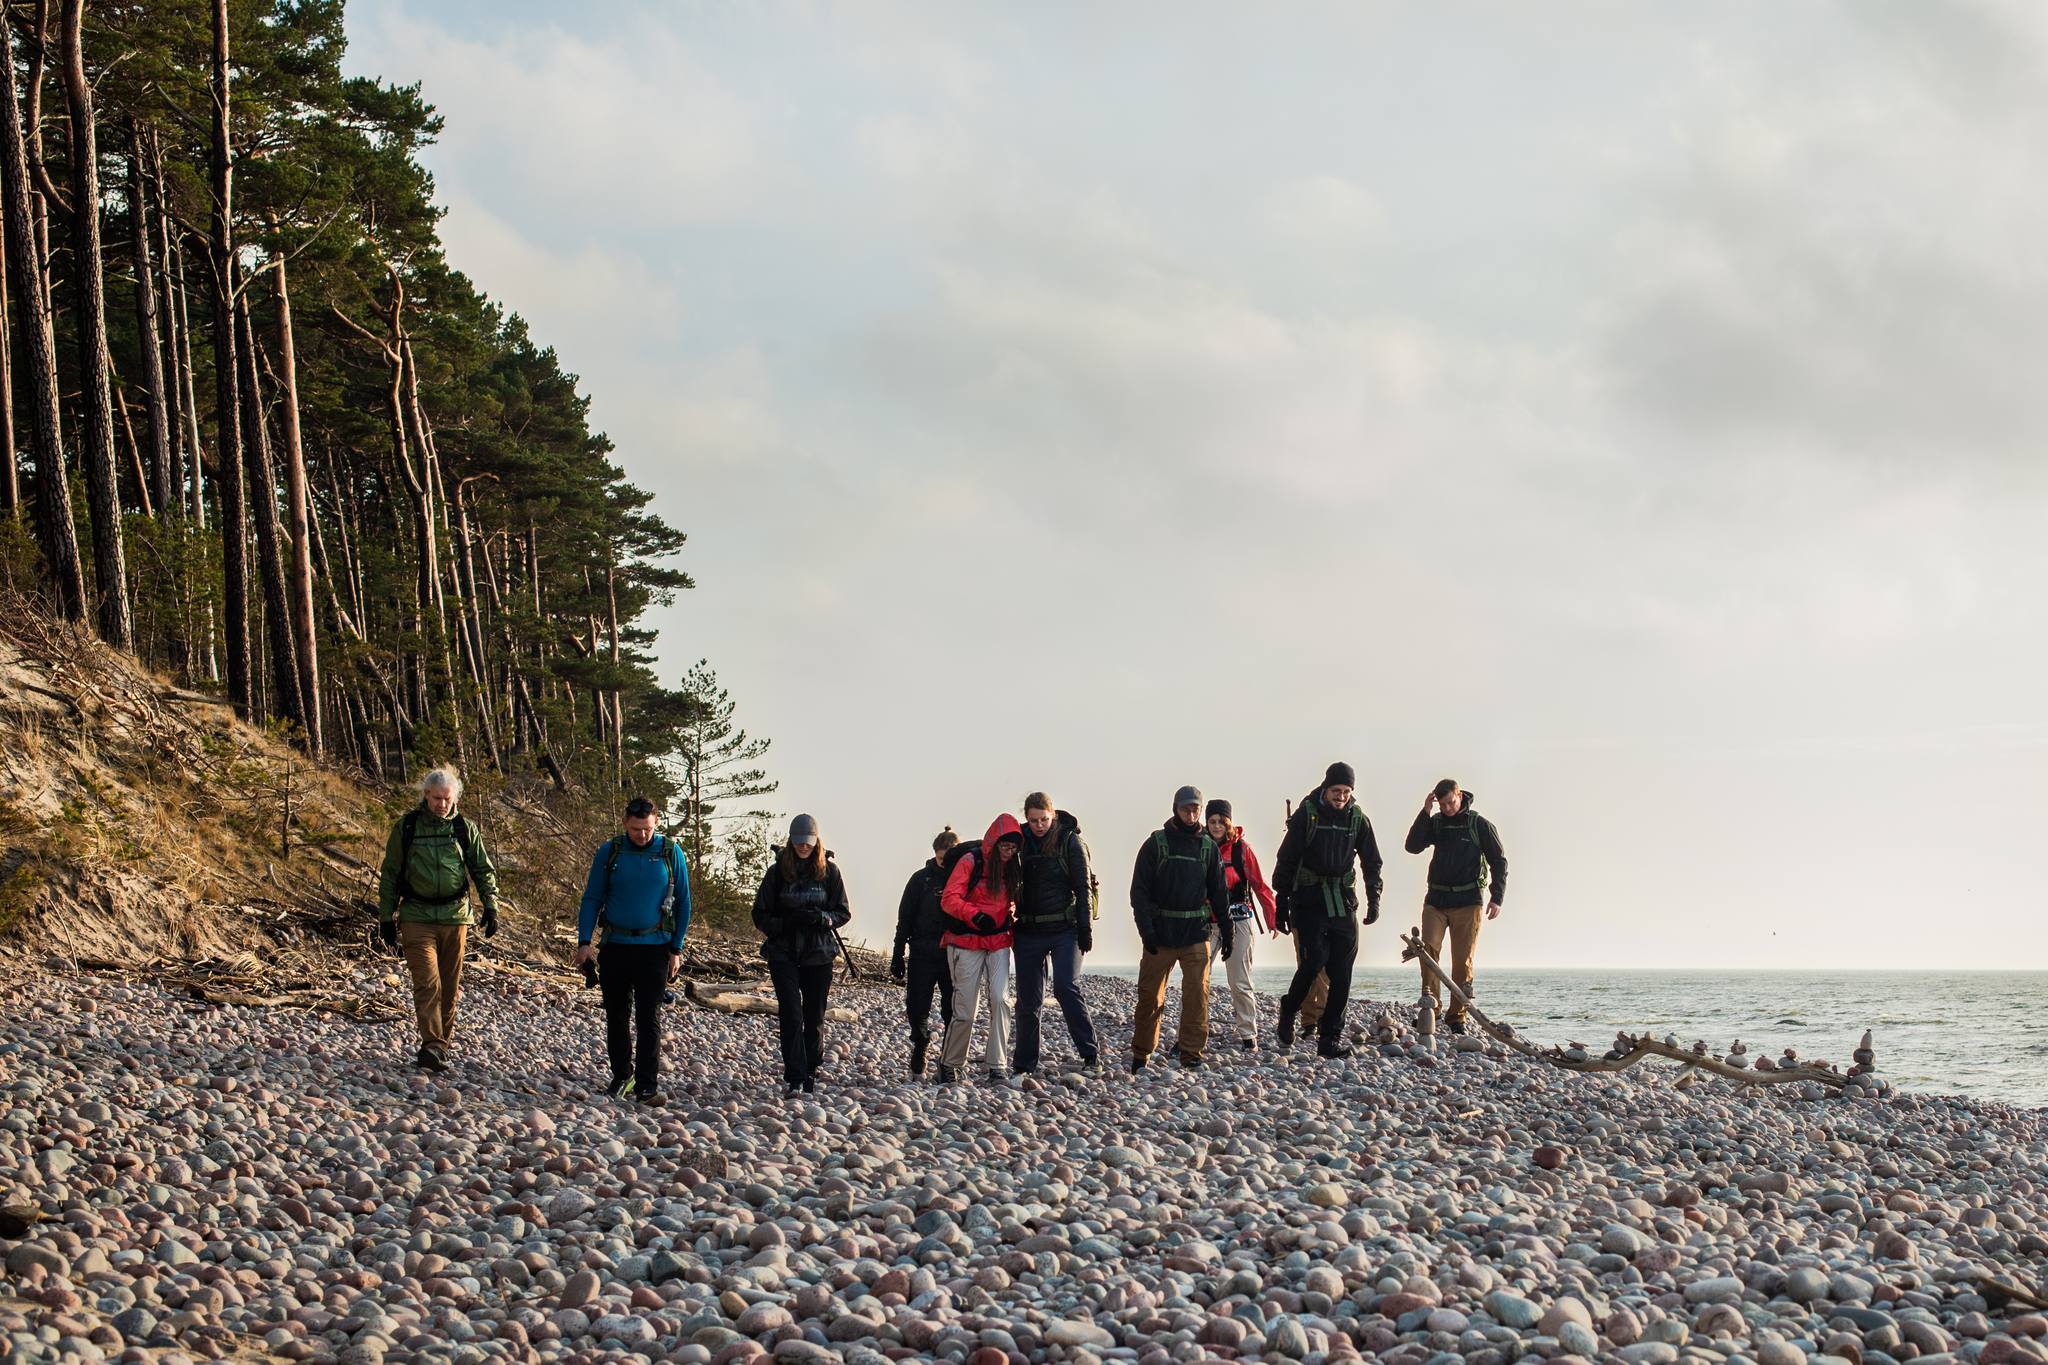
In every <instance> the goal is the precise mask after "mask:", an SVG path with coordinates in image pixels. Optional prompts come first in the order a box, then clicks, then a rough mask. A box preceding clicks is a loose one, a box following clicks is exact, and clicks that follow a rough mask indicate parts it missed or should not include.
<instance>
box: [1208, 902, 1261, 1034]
mask: <svg viewBox="0 0 2048 1365" xmlns="http://www.w3.org/2000/svg"><path fill="white" fill-rule="evenodd" d="M1253 913H1256V912H1253ZM1230 928H1231V933H1232V934H1233V938H1232V940H1231V945H1230V961H1228V962H1226V963H1224V964H1223V970H1224V974H1225V976H1227V977H1228V978H1229V981H1230V1010H1231V1013H1232V1015H1234V1016H1235V1022H1236V1024H1237V1036H1236V1037H1235V1038H1233V1039H1232V1040H1231V1041H1232V1042H1240V1041H1243V1040H1245V1039H1249V1040H1251V1041H1252V1042H1253V1043H1257V1042H1258V1041H1259V993H1258V992H1257V991H1255V990H1253V989H1252V945H1253V944H1254V943H1255V942H1257V941H1258V937H1259V930H1258V926H1257V925H1255V924H1254V923H1253V922H1252V915H1251V913H1247V914H1243V915H1240V914H1239V913H1238V907H1237V906H1234V905H1233V906H1231V907H1230ZM1209 944H1210V953H1211V957H1210V963H1209V969H1210V970H1211V971H1214V970H1215V969H1216V968H1215V956H1214V955H1215V954H1219V953H1221V952H1222V951H1223V938H1222V935H1220V934H1218V933H1216V932H1215V931H1214V930H1211V931H1210V933H1209Z"/></svg>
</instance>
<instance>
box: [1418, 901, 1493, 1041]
mask: <svg viewBox="0 0 2048 1365" xmlns="http://www.w3.org/2000/svg"><path fill="white" fill-rule="evenodd" d="M1485 914H1486V910H1485V907H1483V906H1480V905H1467V906H1463V907H1461V908H1459V909H1456V910H1439V909H1437V908H1436V907H1434V906H1430V905H1425V906H1423V907H1422V943H1423V946H1424V947H1426V948H1428V949H1429V955H1430V956H1431V957H1433V958H1435V959H1436V960H1437V961H1438V962H1442V961H1443V960H1444V958H1443V948H1444V934H1445V933H1446V932H1447V931H1448V932H1449V934H1450V936H1451V961H1450V968H1451V980H1453V981H1455V982H1457V983H1458V989H1459V990H1461V991H1463V992H1465V994H1466V996H1467V997H1468V998H1469V997H1470V996H1471V994H1472V951H1473V949H1475V948H1477V947H1478V946H1479V926H1480V925H1481V924H1482V923H1484V922H1485V918H1484V917H1485ZM1422 989H1423V990H1425V991H1427V992H1428V993H1429V997H1430V999H1432V1000H1435V1001H1436V1002H1437V1003H1438V1004H1439V1005H1441V1004H1442V1003H1443V987H1442V985H1441V984H1440V983H1439V982H1438V980H1437V976H1436V973H1435V972H1432V971H1431V970H1430V969H1429V968H1428V967H1424V968H1423V969H1422ZM1464 1017H1465V1007H1464V1006H1463V1005H1460V1004H1458V1003H1457V1002H1456V1001H1455V1000H1454V1001H1452V1002H1451V1007H1450V1009H1449V1010H1448V1011H1446V1012H1445V1014H1444V1021H1445V1022H1446V1023H1448V1022H1450V1021H1451V1020H1453V1019H1463V1018H1464Z"/></svg>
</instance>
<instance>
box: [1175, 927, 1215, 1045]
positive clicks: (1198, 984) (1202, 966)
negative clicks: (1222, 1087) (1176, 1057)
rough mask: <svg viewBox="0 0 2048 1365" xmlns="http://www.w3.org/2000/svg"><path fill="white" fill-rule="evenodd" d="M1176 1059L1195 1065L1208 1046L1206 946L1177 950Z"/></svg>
mask: <svg viewBox="0 0 2048 1365" xmlns="http://www.w3.org/2000/svg"><path fill="white" fill-rule="evenodd" d="M1177 956H1178V957H1179V959H1180V1045H1179V1049H1178V1050H1179V1052H1180V1059H1181V1061H1182V1062H1185V1063H1194V1064H1199V1063H1200V1062H1201V1060H1202V1051H1203V1049H1204V1048H1206V1047H1208V1046H1209V945H1208V944H1207V943H1206V942H1203V943H1192V944H1189V945H1188V946H1187V947H1185V948H1182V949H1180V950H1179V952H1178V954H1177Z"/></svg>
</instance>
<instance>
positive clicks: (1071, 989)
mask: <svg viewBox="0 0 2048 1365" xmlns="http://www.w3.org/2000/svg"><path fill="white" fill-rule="evenodd" d="M1020 857H1021V859H1022V862H1023V882H1022V886H1021V888H1020V889H1019V891H1018V893H1017V942H1016V953H1017V1046H1016V1048H1015V1049H1014V1051H1013V1055H1012V1056H1011V1058H1010V1062H1011V1067H1012V1069H1013V1070H1014V1071H1016V1072H1017V1073H1018V1074H1020V1075H1021V1074H1024V1073H1026V1072H1031V1071H1036V1070H1037V1069H1038V1047H1039V1041H1038V1038H1039V1035H1038V1011H1039V1008H1040V1006H1041V1005H1043V1004H1044V1002H1045V977H1046V964H1047V963H1048V962H1050V963H1051V965H1052V997H1053V999H1054V1000H1056V1001H1058V1002H1059V1007H1060V1014H1061V1016H1062V1017H1063V1018H1064V1019H1065V1020H1066V1022H1067V1037H1068V1038H1070V1039H1072V1040H1073V1044H1074V1052H1075V1053H1076V1054H1077V1055H1078V1056H1079V1057H1080V1059H1081V1067H1082V1069H1083V1070H1086V1071H1098V1070H1100V1069H1101V1067H1102V1062H1101V1059H1100V1058H1099V1057H1098V1055H1097V1051H1096V1043H1095V1021H1094V1020H1092V1019H1090V1018H1089V1017H1088V1006H1087V1003H1086V1002H1084V1001H1083V1000H1082V999H1081V985H1080V976H1081V957H1082V955H1083V954H1084V953H1087V952H1088V951H1089V950H1090V949H1092V948H1094V946H1095V918H1094V913H1093V906H1092V905H1091V904H1090V897H1089V894H1088V850H1087V847H1086V846H1085V845H1084V844H1083V843H1082V842H1081V822H1080V821H1078V820H1076V819H1075V818H1074V817H1073V816H1071V815H1069V814H1067V812H1065V811H1063V810H1058V809H1056V808H1055V807H1054V806H1053V803H1052V798H1051V797H1050V796H1047V795H1046V794H1045V793H1044V792H1033V793H1031V795H1029V796H1027V797H1025V798H1024V842H1023V848H1022V852H1021V854H1020Z"/></svg>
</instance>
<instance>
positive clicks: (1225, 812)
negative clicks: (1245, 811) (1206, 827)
mask: <svg viewBox="0 0 2048 1365" xmlns="http://www.w3.org/2000/svg"><path fill="white" fill-rule="evenodd" d="M1212 815H1220V816H1222V817H1223V818H1224V819H1226V820H1228V819H1229V818H1230V803H1229V802H1228V801H1225V800H1224V799H1223V798H1222V797H1220V796H1219V797H1217V798H1216V799H1215V800H1214V801H1211V802H1210V803H1209V807H1208V809H1207V810H1205V811H1203V812H1202V818H1203V819H1205V820H1206V819H1208V818H1209V817H1210V816H1212Z"/></svg>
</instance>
